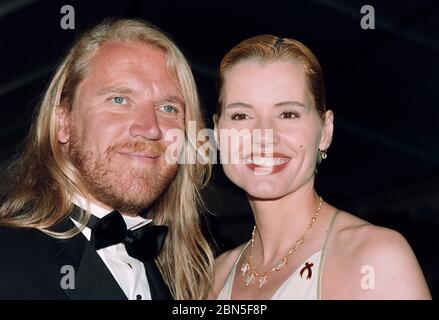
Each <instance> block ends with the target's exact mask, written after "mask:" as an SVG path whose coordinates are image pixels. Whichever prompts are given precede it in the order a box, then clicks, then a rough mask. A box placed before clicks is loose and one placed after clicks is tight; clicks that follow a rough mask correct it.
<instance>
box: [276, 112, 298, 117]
mask: <svg viewBox="0 0 439 320" xmlns="http://www.w3.org/2000/svg"><path fill="white" fill-rule="evenodd" d="M280 118H281V119H294V118H298V115H297V114H296V113H295V112H292V111H284V112H282V113H281V114H280Z"/></svg>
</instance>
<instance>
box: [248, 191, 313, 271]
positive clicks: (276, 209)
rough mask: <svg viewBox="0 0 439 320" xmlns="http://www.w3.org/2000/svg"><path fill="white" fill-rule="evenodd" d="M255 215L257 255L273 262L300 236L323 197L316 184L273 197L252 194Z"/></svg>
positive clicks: (251, 202)
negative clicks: (254, 196) (253, 195)
mask: <svg viewBox="0 0 439 320" xmlns="http://www.w3.org/2000/svg"><path fill="white" fill-rule="evenodd" d="M249 202H250V206H251V208H252V210H253V214H254V217H255V222H256V227H257V232H256V234H255V243H254V248H255V252H254V254H255V256H259V257H258V260H260V261H261V263H262V265H266V264H267V265H270V264H271V263H272V262H273V261H274V260H276V259H278V258H280V257H282V256H284V255H285V254H286V252H288V250H290V249H291V247H292V246H293V245H294V243H295V241H296V240H298V239H300V238H301V237H302V236H303V234H304V232H305V230H306V229H307V227H308V225H309V223H310V222H311V219H312V218H313V216H314V214H315V212H316V210H317V208H318V205H319V197H318V195H317V193H316V192H315V190H314V188H313V186H312V185H310V186H308V187H304V188H302V189H300V190H297V191H295V192H293V193H290V194H288V195H285V196H283V197H281V198H277V199H273V200H264V199H255V198H252V197H251V196H249Z"/></svg>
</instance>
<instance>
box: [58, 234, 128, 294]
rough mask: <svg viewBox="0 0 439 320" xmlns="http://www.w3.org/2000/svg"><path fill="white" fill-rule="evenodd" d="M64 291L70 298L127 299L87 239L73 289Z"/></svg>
mask: <svg viewBox="0 0 439 320" xmlns="http://www.w3.org/2000/svg"><path fill="white" fill-rule="evenodd" d="M64 292H65V293H66V295H67V296H68V297H69V298H70V299H72V300H127V297H126V296H125V293H124V292H123V291H122V289H121V288H120V286H119V284H118V283H117V281H116V280H115V279H114V277H113V275H112V274H111V272H110V271H109V270H108V268H107V266H106V265H105V263H104V262H103V261H102V259H101V257H100V256H99V255H98V253H97V252H96V250H95V249H94V248H93V247H92V246H91V245H90V243H89V242H88V241H86V243H85V246H84V250H83V252H82V259H81V262H80V264H79V269H78V271H77V272H76V275H75V289H73V290H71V289H66V290H64Z"/></svg>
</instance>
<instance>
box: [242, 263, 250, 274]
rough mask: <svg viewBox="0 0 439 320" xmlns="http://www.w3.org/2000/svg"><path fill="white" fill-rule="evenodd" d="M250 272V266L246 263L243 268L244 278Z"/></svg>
mask: <svg viewBox="0 0 439 320" xmlns="http://www.w3.org/2000/svg"><path fill="white" fill-rule="evenodd" d="M249 270H250V264H249V263H248V262H246V263H244V264H243V265H242V267H241V272H242V276H243V277H244V276H245V274H246V273H247V272H248V271H249Z"/></svg>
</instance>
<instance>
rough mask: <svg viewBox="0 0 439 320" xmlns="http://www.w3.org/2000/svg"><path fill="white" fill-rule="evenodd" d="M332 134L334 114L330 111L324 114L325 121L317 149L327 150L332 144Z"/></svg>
mask: <svg viewBox="0 0 439 320" xmlns="http://www.w3.org/2000/svg"><path fill="white" fill-rule="evenodd" d="M333 132H334V113H333V112H332V110H328V111H326V112H325V121H324V123H323V129H322V137H321V138H320V144H319V149H320V150H322V151H323V150H328V148H329V146H330V145H331V142H332V135H333Z"/></svg>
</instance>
